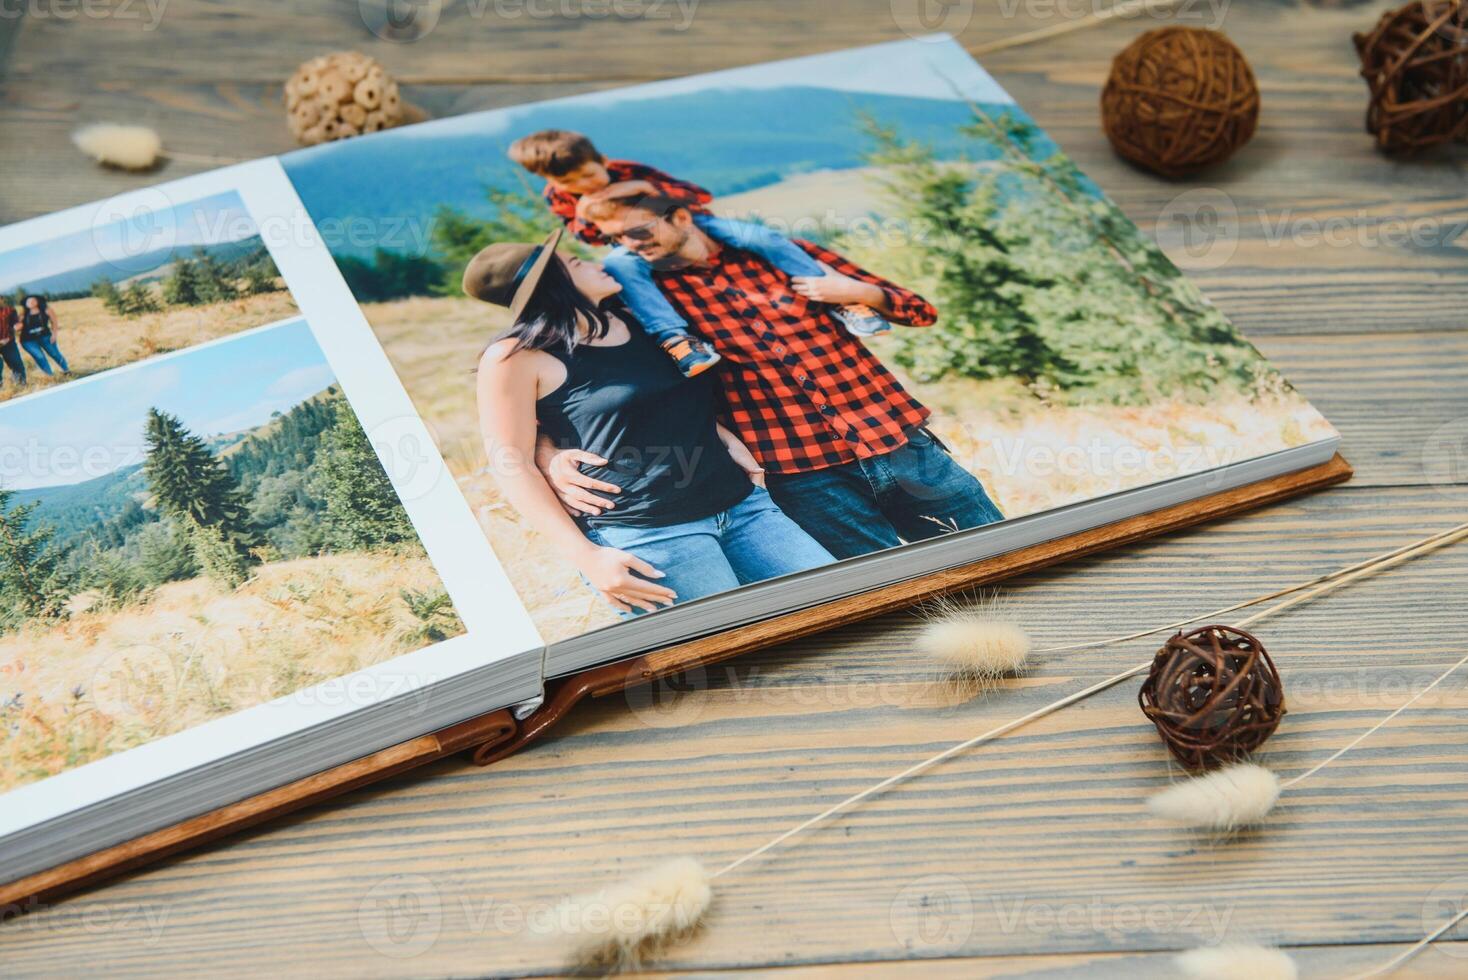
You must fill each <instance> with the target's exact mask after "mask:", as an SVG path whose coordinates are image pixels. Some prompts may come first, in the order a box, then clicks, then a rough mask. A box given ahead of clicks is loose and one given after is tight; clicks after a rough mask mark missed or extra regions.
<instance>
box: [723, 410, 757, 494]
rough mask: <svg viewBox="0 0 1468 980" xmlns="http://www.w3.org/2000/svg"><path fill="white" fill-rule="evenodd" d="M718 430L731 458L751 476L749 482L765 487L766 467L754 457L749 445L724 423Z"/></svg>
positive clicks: (745, 473) (746, 474)
mask: <svg viewBox="0 0 1468 980" xmlns="http://www.w3.org/2000/svg"><path fill="white" fill-rule="evenodd" d="M718 432H719V441H720V442H722V443H723V444H724V448H725V449H727V450H729V458H730V459H732V460H734V464H735V465H736V466H738V467H739V468H740V469H741V470H743V471H744V475H745V476H747V477H749V482H750V483H753V484H754V485H755V486H757V487H764V485H765V468H764V467H763V466H761V465H760V464H759V461H758V460H756V459H755V458H754V453H752V452H750V451H749V447H748V446H746V445H745V444H744V443H743V441H742V440H740V438H739V437H738V436H736V435H735V434H734V433H732V432H730V431H729V430H728V429H726V428H724V427H723V426H722V425H721V426H718Z"/></svg>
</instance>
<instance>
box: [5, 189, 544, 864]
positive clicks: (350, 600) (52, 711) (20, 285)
mask: <svg viewBox="0 0 1468 980" xmlns="http://www.w3.org/2000/svg"><path fill="white" fill-rule="evenodd" d="M0 293H3V299H0V372H3V373H0V722H3V734H0V759H3V765H0V794H8V795H5V796H4V797H3V799H4V805H3V806H0V835H3V834H5V833H8V832H10V831H13V830H15V829H18V828H19V827H22V826H26V825H29V824H31V823H33V822H36V821H39V820H42V819H45V818H46V817H48V816H54V815H56V814H58V813H61V812H65V811H67V810H70V809H74V808H77V807H79V806H82V805H85V804H87V803H89V802H93V801H97V800H101V799H106V798H108V797H109V796H111V795H114V794H116V793H119V792H124V791H126V790H128V789H132V788H136V787H138V786H141V785H146V784H148V783H149V782H152V781H155V780H157V779H161V778H164V777H166V776H170V775H173V774H176V773H181V772H186V771H188V770H190V769H192V768H195V767H197V766H200V765H203V764H206V763H209V762H211V761H214V760H216V759H218V758H221V757H223V756H227V755H230V754H232V753H235V752H238V751H241V750H243V749H246V748H250V747H254V746H258V745H261V744H263V743H265V742H268V741H270V740H273V739H278V738H282V737H285V736H287V735H290V734H291V733H294V732H299V731H304V730H306V729H308V728H311V727H313V726H316V725H320V724H323V723H325V722H328V721H331V720H333V719H336V718H340V717H342V716H343V715H345V714H348V713H350V712H352V711H355V710H358V709H360V708H362V707H365V706H368V705H372V704H376V703H380V702H382V701H384V700H387V699H390V698H395V697H400V696H403V695H405V694H410V693H412V692H414V691H419V690H422V689H423V688H425V687H426V686H427V685H429V684H432V683H434V682H436V681H439V680H442V679H445V678H451V677H453V676H455V675H458V674H461V673H463V672H464V671H466V670H470V669H473V668H477V667H481V666H483V665H485V664H488V663H494V662H495V661H497V660H502V659H508V658H511V657H516V656H523V655H525V654H526V653H527V651H530V652H538V651H539V649H540V647H541V641H540V637H539V635H538V634H537V632H536V630H535V627H534V625H533V623H532V622H531V620H530V619H529V617H528V615H527V613H526V611H525V610H524V608H523V607H522V606H521V604H520V603H519V601H518V600H517V598H516V597H515V594H514V590H513V589H512V588H511V587H510V585H509V582H508V579H507V577H506V575H505V573H504V571H503V569H502V568H501V566H500V565H499V563H498V561H497V559H496V558H495V556H494V554H493V552H492V551H491V550H490V548H489V547H488V544H487V543H486V541H485V540H484V538H483V536H482V535H480V534H479V533H478V532H477V529H476V525H475V523H474V519H473V515H472V513H471V511H470V509H469V507H468V505H467V503H466V502H465V501H464V499H463V497H462V495H461V494H460V493H459V491H458V489H457V487H456V486H455V485H454V482H453V481H452V479H450V478H448V477H447V475H446V469H445V467H444V464H443V460H442V457H441V456H440V455H439V453H438V451H437V450H436V448H435V446H434V442H433V439H432V438H431V436H430V435H429V432H428V430H427V428H426V427H425V425H424V423H423V421H422V420H421V419H420V418H419V417H418V416H417V414H416V413H415V412H414V410H413V408H412V405H411V403H410V402H409V401H408V399H407V396H406V395H405V393H404V391H403V389H402V386H401V385H400V384H399V383H398V380H397V377H396V375H395V374H394V372H393V370H392V367H391V365H389V363H388V362H387V360H386V358H385V357H384V356H383V355H382V352H381V350H380V348H379V347H378V345H377V343H376V341H375V339H374V337H373V334H372V332H371V330H370V329H369V328H368V327H367V325H366V323H365V321H364V320H363V319H362V317H361V314H360V312H359V311H358V308H357V306H356V304H355V302H354V301H353V300H352V298H351V295H350V293H349V292H348V291H347V289H346V287H345V285H344V284H343V283H342V281H341V278H340V275H339V274H338V272H337V269H336V266H335V264H334V263H333V262H332V260H331V258H330V256H329V254H328V253H327V252H326V250H325V249H324V247H323V246H322V245H321V243H320V240H319V237H318V236H317V234H316V232H315V229H314V227H313V226H312V224H311V222H310V219H309V218H308V217H307V216H306V215H305V212H304V210H303V209H302V208H301V206H300V204H299V202H298V201H297V199H296V197H295V193H294V191H293V189H292V187H291V185H290V182H289V181H288V180H287V179H286V177H285V176H284V174H283V173H282V172H281V170H280V167H279V164H278V163H277V162H276V161H275V160H263V161H258V162H255V163H251V164H245V165H242V166H237V167H230V168H227V169H224V170H219V171H216V172H213V173H209V174H204V175H201V176H198V177H192V178H189V179H186V180H182V181H178V182H174V183H169V184H164V185H161V186H158V187H153V188H149V189H147V190H144V191H139V192H137V193H134V194H127V195H122V196H119V197H117V198H113V199H110V200H108V201H103V202H100V203H98V204H96V205H91V206H86V207H81V208H75V209H72V210H69V211H66V212H62V213H59V214H54V215H50V216H47V217H44V218H40V219H36V220H34V221H29V222H25V223H23V224H20V225H15V226H12V227H10V228H6V229H3V230H0ZM538 693H539V684H538V679H537V680H536V681H535V682H534V683H532V684H529V685H527V686H526V688H525V690H523V691H517V692H512V694H513V695H514V696H515V697H517V698H529V697H533V696H535V695H537V694H538ZM495 707H499V705H486V706H484V710H492V709H493V708H495ZM407 723H408V724H409V725H411V718H409V719H407ZM413 734H418V733H417V732H414V733H413ZM405 737H409V736H405ZM370 750H371V749H370V747H369V748H366V749H364V752H365V751H370Z"/></svg>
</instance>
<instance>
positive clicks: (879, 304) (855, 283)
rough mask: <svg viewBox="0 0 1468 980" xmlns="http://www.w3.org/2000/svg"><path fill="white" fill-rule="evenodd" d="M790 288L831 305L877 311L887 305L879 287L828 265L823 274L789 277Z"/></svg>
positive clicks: (810, 298)
mask: <svg viewBox="0 0 1468 980" xmlns="http://www.w3.org/2000/svg"><path fill="white" fill-rule="evenodd" d="M790 288H791V289H793V290H795V291H796V292H797V293H799V294H800V295H802V296H804V297H805V298H806V299H809V300H814V301H815V302H817V303H829V304H831V305H832V306H870V307H871V308H872V309H874V310H878V311H881V310H883V309H885V307H886V306H887V294H886V293H884V292H882V290H881V289H880V288H879V287H877V286H873V285H872V284H871V283H869V282H862V281H861V280H860V279H853V278H851V277H850V276H846V275H842V274H841V273H839V272H837V271H836V270H834V269H831V268H829V267H828V268H827V270H826V274H825V275H824V276H793V277H791V279H790Z"/></svg>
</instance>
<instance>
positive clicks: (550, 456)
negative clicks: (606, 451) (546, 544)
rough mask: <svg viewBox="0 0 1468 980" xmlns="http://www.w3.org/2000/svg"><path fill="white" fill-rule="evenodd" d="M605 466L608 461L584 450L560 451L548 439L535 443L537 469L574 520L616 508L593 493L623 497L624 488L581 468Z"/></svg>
mask: <svg viewBox="0 0 1468 980" xmlns="http://www.w3.org/2000/svg"><path fill="white" fill-rule="evenodd" d="M583 464H584V465H587V466H605V465H607V461H606V460H605V459H603V458H602V457H600V456H598V455H596V454H595V453H588V452H586V451H584V450H581V449H557V448H556V447H555V445H554V444H553V443H552V442H551V441H550V440H549V439H544V438H542V439H537V440H536V441H535V466H536V468H537V469H538V470H540V472H541V475H542V476H544V477H545V482H547V483H549V484H550V487H551V489H552V490H554V491H555V494H556V497H557V498H558V499H559V500H560V501H561V506H562V507H564V508H566V513H568V514H570V515H571V516H572V517H577V516H580V515H582V514H585V515H587V516H589V517H595V516H596V515H598V514H600V513H602V512H603V511H607V510H611V509H612V508H613V507H615V506H616V505H615V504H614V503H612V501H610V500H608V499H606V498H605V497H598V496H597V495H596V494H595V493H593V492H592V491H594V490H600V491H601V492H603V493H621V492H622V488H621V487H619V486H617V485H615V484H612V483H606V482H604V481H602V480H598V479H595V478H594V477H590V476H587V475H586V474H585V473H583V472H581V467H582V465H583Z"/></svg>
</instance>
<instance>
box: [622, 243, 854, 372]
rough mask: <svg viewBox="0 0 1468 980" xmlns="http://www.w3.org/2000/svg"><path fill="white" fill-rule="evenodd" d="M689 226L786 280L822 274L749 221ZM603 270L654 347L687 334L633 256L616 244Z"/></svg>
mask: <svg viewBox="0 0 1468 980" xmlns="http://www.w3.org/2000/svg"><path fill="white" fill-rule="evenodd" d="M693 223H694V224H696V225H698V227H699V228H701V229H703V231H704V233H705V234H707V235H708V236H709V237H710V238H712V239H714V240H715V241H717V242H720V243H721V244H724V245H729V246H731V247H733V248H742V249H744V250H745V251H746V252H753V253H754V254H755V255H758V256H759V257H760V258H762V259H764V260H765V261H766V262H768V263H769V264H770V265H772V266H774V267H775V268H777V269H779V270H780V271H781V272H783V273H785V274H786V275H789V276H821V275H825V270H824V269H822V268H821V264H820V263H819V262H817V261H816V260H815V259H813V258H811V257H810V255H809V254H807V253H806V251H805V250H804V249H802V248H801V247H800V246H799V245H796V244H795V243H794V242H792V241H791V240H790V239H788V238H786V237H785V236H784V235H782V234H780V233H779V232H778V231H775V230H774V229H772V228H767V227H765V226H764V225H762V224H758V223H756V222H753V221H738V220H736V219H734V218H720V217H717V216H715V215H712V214H695V215H694V216H693ZM602 267H603V268H605V269H606V270H607V273H608V274H609V275H610V276H611V277H612V278H613V279H615V280H617V282H619V283H621V284H622V302H624V303H626V304H627V308H628V309H629V310H631V311H632V312H633V314H634V315H636V317H637V319H638V320H640V321H642V329H643V330H644V331H646V333H647V335H648V336H649V337H651V338H652V339H653V340H656V341H657V342H658V343H660V344H662V343H666V342H667V341H669V340H675V339H678V338H680V337H686V336H688V321H687V320H685V319H683V316H682V315H681V314H680V313H679V312H678V311H677V310H675V309H673V304H671V303H669V302H668V300H667V297H665V296H664V295H663V291H662V290H661V289H659V288H658V286H657V283H656V282H654V281H653V276H652V267H651V266H650V265H648V264H647V260H646V259H644V258H642V256H640V255H638V254H637V253H636V252H633V251H631V250H629V249H626V248H623V247H621V246H618V247H617V248H615V249H613V250H612V252H611V254H610V255H608V256H607V257H606V259H605V261H603V262H602Z"/></svg>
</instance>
